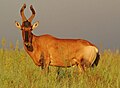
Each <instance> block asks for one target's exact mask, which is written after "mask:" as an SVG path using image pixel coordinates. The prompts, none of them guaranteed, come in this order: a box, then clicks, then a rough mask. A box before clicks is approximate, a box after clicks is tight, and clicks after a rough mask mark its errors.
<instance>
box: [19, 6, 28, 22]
mask: <svg viewBox="0 0 120 88" xmlns="http://www.w3.org/2000/svg"><path fill="white" fill-rule="evenodd" d="M25 8H26V4H24V5H23V6H22V8H21V10H20V14H21V17H22V21H23V22H24V21H26V20H27V19H26V17H25V15H24V9H25Z"/></svg>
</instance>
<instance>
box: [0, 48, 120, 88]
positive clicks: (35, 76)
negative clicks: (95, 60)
mask: <svg viewBox="0 0 120 88" xmlns="http://www.w3.org/2000/svg"><path fill="white" fill-rule="evenodd" d="M119 68H120V53H119V51H116V52H111V51H110V50H106V51H104V52H103V53H101V59H100V62H99V65H98V67H95V68H94V69H88V70H87V71H86V72H85V73H84V74H81V75H78V74H76V73H75V70H76V69H75V68H73V67H72V68H60V74H59V76H57V69H58V68H57V67H50V72H49V74H48V75H45V74H43V72H42V71H41V69H40V68H39V67H37V66H35V65H34V63H33V61H32V59H31V58H30V57H29V56H28V55H27V54H26V53H25V51H24V50H22V49H21V50H12V49H11V50H3V49H2V48H1V49H0V88H120V70H119Z"/></svg>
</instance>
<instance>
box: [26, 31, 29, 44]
mask: <svg viewBox="0 0 120 88" xmlns="http://www.w3.org/2000/svg"><path fill="white" fill-rule="evenodd" d="M25 42H29V36H28V31H25Z"/></svg>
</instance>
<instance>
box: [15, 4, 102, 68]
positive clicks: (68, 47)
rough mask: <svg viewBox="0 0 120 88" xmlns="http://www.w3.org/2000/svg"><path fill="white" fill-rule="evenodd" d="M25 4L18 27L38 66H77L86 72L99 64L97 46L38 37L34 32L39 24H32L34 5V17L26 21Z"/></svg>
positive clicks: (88, 43) (31, 8)
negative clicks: (88, 68) (86, 69)
mask: <svg viewBox="0 0 120 88" xmlns="http://www.w3.org/2000/svg"><path fill="white" fill-rule="evenodd" d="M25 8H26V4H24V5H23V6H22V8H21V10H20V14H21V17H22V25H20V24H19V23H18V22H15V23H16V26H17V27H18V28H19V29H21V30H22V37H23V43H24V48H25V50H26V52H27V53H28V54H29V55H30V57H31V58H32V59H33V61H34V63H35V64H36V65H37V66H41V67H42V68H45V69H46V68H48V66H49V65H50V66H59V67H70V66H73V65H77V66H78V67H79V68H80V69H82V70H84V68H85V67H91V66H94V65H96V66H97V64H98V61H99V58H100V57H99V52H98V49H97V48H96V46H95V45H93V44H92V43H90V42H88V41H86V40H82V39H59V38H56V37H53V36H51V35H48V34H46V35H41V36H36V35H34V34H33V33H32V31H33V30H34V29H35V28H36V27H37V26H38V23H39V22H36V23H34V24H33V25H32V24H31V22H32V20H33V18H34V16H35V10H34V9H33V7H32V5H31V6H30V10H31V11H32V15H31V17H30V18H29V19H26V17H25V15H24V9H25Z"/></svg>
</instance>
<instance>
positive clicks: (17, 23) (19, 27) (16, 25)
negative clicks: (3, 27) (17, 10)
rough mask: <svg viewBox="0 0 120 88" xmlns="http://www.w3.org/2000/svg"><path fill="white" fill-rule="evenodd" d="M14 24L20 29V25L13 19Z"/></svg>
mask: <svg viewBox="0 0 120 88" xmlns="http://www.w3.org/2000/svg"><path fill="white" fill-rule="evenodd" d="M15 25H16V27H17V28H19V29H21V25H20V23H18V22H17V21H15Z"/></svg>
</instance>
